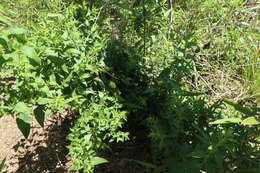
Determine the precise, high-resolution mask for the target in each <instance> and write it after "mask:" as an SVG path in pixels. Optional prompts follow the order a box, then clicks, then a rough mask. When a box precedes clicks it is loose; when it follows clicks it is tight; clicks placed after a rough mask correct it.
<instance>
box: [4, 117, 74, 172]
mask: <svg viewBox="0 0 260 173" xmlns="http://www.w3.org/2000/svg"><path fill="white" fill-rule="evenodd" d="M71 123H72V117H70V116H65V117H61V116H58V115H54V116H51V117H49V118H47V119H46V122H45V127H44V128H42V127H40V125H39V124H38V123H37V122H36V121H35V120H34V121H33V124H32V128H31V132H30V136H29V137H28V139H24V137H23V135H22V134H21V132H20V131H19V129H18V128H17V125H16V120H15V118H13V117H12V116H4V117H2V118H1V119H0V159H1V160H2V159H4V158H6V163H5V170H6V171H7V172H8V173H64V172H67V169H68V167H69V166H71V164H72V163H71V162H70V161H69V159H68V156H67V153H68V151H67V149H66V145H68V141H67V140H66V136H67V134H68V132H69V128H70V126H71Z"/></svg>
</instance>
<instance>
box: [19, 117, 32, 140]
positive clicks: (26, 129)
mask: <svg viewBox="0 0 260 173" xmlns="http://www.w3.org/2000/svg"><path fill="white" fill-rule="evenodd" d="M31 122H32V119H31V118H30V117H29V116H28V115H26V114H23V113H20V114H18V115H17V116H16V124H17V126H18V128H19V130H20V131H21V132H22V134H23V135H24V137H25V138H28V136H29V134H30V129H31Z"/></svg>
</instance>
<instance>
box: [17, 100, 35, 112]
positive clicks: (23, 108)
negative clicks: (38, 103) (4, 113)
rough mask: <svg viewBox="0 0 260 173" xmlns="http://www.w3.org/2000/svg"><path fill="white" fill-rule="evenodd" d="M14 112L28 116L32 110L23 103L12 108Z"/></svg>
mask: <svg viewBox="0 0 260 173" xmlns="http://www.w3.org/2000/svg"><path fill="white" fill-rule="evenodd" d="M14 111H16V112H19V113H23V114H26V115H29V114H30V113H31V111H32V110H31V108H29V107H28V106H27V105H26V104H25V103H24V102H18V103H17V104H16V105H15V107H14Z"/></svg>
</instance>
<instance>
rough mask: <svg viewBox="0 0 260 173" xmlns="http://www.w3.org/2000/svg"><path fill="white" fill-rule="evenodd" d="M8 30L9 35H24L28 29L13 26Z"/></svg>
mask: <svg viewBox="0 0 260 173" xmlns="http://www.w3.org/2000/svg"><path fill="white" fill-rule="evenodd" d="M6 32H7V34H9V35H23V34H26V32H27V30H26V29H24V28H11V29H8V30H7V31H6Z"/></svg>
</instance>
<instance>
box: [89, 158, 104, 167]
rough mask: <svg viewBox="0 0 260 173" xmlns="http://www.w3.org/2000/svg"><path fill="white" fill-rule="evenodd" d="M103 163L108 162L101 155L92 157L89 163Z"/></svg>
mask: <svg viewBox="0 0 260 173" xmlns="http://www.w3.org/2000/svg"><path fill="white" fill-rule="evenodd" d="M103 163H108V161H107V160H106V159H104V158H102V157H92V159H91V165H93V166H95V165H100V164H103Z"/></svg>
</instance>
